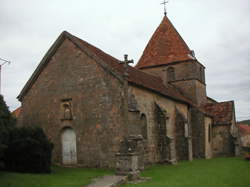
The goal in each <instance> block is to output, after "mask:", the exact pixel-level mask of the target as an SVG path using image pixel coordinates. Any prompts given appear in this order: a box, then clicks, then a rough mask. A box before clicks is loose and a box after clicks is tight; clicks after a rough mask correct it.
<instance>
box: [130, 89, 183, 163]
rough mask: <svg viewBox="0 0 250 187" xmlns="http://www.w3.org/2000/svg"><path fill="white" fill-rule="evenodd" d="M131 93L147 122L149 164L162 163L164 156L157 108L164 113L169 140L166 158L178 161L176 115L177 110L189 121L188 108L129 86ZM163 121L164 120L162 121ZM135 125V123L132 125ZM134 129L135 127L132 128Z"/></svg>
mask: <svg viewBox="0 0 250 187" xmlns="http://www.w3.org/2000/svg"><path fill="white" fill-rule="evenodd" d="M129 93H130V94H132V95H134V99H135V100H136V103H137V110H138V111H139V113H140V114H143V115H145V117H146V120H147V148H146V149H147V152H148V156H147V159H146V160H147V162H148V163H147V164H150V163H157V162H161V161H162V156H161V153H160V151H159V128H158V126H159V125H160V124H161V123H159V121H157V116H156V115H157V112H156V108H157V107H159V108H158V110H160V111H161V112H163V113H164V115H165V125H166V132H165V134H166V136H167V137H166V138H167V142H168V143H167V148H166V151H167V153H166V154H167V155H166V158H167V159H169V161H170V162H175V161H176V149H175V143H176V134H175V124H176V123H175V120H176V118H175V113H176V109H177V110H178V111H179V112H180V114H181V115H182V116H183V117H184V118H186V119H187V116H188V107H187V105H185V104H181V103H178V102H175V101H173V100H170V99H167V98H165V97H162V96H160V95H158V94H155V93H154V92H151V91H147V90H145V89H143V88H138V87H135V86H132V85H130V86H129ZM162 120H163V119H162ZM132 124H135V123H132ZM131 128H132V129H133V127H131Z"/></svg>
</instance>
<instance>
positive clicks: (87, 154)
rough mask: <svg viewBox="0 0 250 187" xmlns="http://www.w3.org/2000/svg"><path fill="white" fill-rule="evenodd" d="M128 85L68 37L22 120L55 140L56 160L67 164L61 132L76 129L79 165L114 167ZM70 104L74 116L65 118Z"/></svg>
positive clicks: (28, 96)
mask: <svg viewBox="0 0 250 187" xmlns="http://www.w3.org/2000/svg"><path fill="white" fill-rule="evenodd" d="M123 91H124V89H123V84H122V83H121V82H119V81H118V79H116V78H114V76H113V75H111V74H109V73H107V72H106V71H104V70H103V68H101V67H100V66H99V65H97V63H96V62H95V61H94V60H93V59H92V58H90V57H89V56H87V55H85V54H84V53H83V52H82V51H80V50H79V49H78V48H76V47H75V45H73V44H72V43H71V42H70V41H69V40H65V41H64V42H63V43H62V44H61V46H60V47H59V49H58V50H57V52H56V53H55V54H54V56H53V57H52V58H51V59H50V62H49V63H48V64H47V66H46V67H45V69H44V70H43V71H42V72H41V74H40V75H39V77H38V79H37V80H36V82H35V83H34V84H33V86H32V87H31V88H30V90H29V91H28V93H27V94H26V95H25V97H24V98H23V101H22V119H23V120H22V124H23V125H37V126H41V127H42V128H43V129H44V130H45V132H46V134H47V135H48V137H49V138H50V139H51V140H52V142H53V143H54V145H55V147H54V151H53V162H54V163H61V162H62V147H61V146H62V145H61V131H62V129H63V128H65V127H71V128H72V129H73V130H74V131H75V133H76V141H77V142H76V143H77V160H78V164H81V165H83V166H88V167H115V154H116V153H117V152H118V150H119V146H120V140H122V138H123V136H125V134H126V126H124V125H123V119H124V118H123V116H124V113H125V112H124V110H123V108H124V107H123V106H124V102H125V101H124V100H123V98H124V97H123V94H124V92H123ZM64 102H69V104H70V108H71V109H70V110H71V113H72V114H71V115H72V120H63V118H64V117H65V116H64V115H65V111H64V104H63V103H64Z"/></svg>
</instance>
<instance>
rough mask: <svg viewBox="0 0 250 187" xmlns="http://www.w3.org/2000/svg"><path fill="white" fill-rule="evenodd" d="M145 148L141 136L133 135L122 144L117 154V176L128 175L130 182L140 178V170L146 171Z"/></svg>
mask: <svg viewBox="0 0 250 187" xmlns="http://www.w3.org/2000/svg"><path fill="white" fill-rule="evenodd" d="M143 150H144V147H143V137H142V136H141V135H132V136H129V137H127V138H124V140H123V141H122V142H121V145H120V150H119V152H118V153H117V154H116V159H117V162H116V174H117V175H127V176H128V178H129V180H136V179H138V178H139V173H140V170H142V169H144V160H143V158H144V151H143Z"/></svg>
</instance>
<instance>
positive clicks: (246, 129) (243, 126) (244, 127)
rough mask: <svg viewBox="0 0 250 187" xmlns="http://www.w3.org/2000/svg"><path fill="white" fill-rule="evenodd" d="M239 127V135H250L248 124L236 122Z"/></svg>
mask: <svg viewBox="0 0 250 187" xmlns="http://www.w3.org/2000/svg"><path fill="white" fill-rule="evenodd" d="M237 125H238V127H239V132H240V134H241V136H246V135H250V126H249V125H247V124H241V123H240V124H237Z"/></svg>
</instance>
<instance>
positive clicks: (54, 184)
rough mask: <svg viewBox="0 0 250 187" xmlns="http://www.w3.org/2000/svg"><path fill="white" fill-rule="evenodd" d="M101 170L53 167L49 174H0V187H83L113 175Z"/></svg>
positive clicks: (110, 172)
mask: <svg viewBox="0 0 250 187" xmlns="http://www.w3.org/2000/svg"><path fill="white" fill-rule="evenodd" d="M113 173H114V172H112V171H107V170H101V169H82V168H61V167H53V170H52V173H51V174H20V173H9V172H0V187H84V186H86V185H87V184H89V183H90V182H91V179H93V178H96V177H99V176H103V175H110V174H113Z"/></svg>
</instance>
